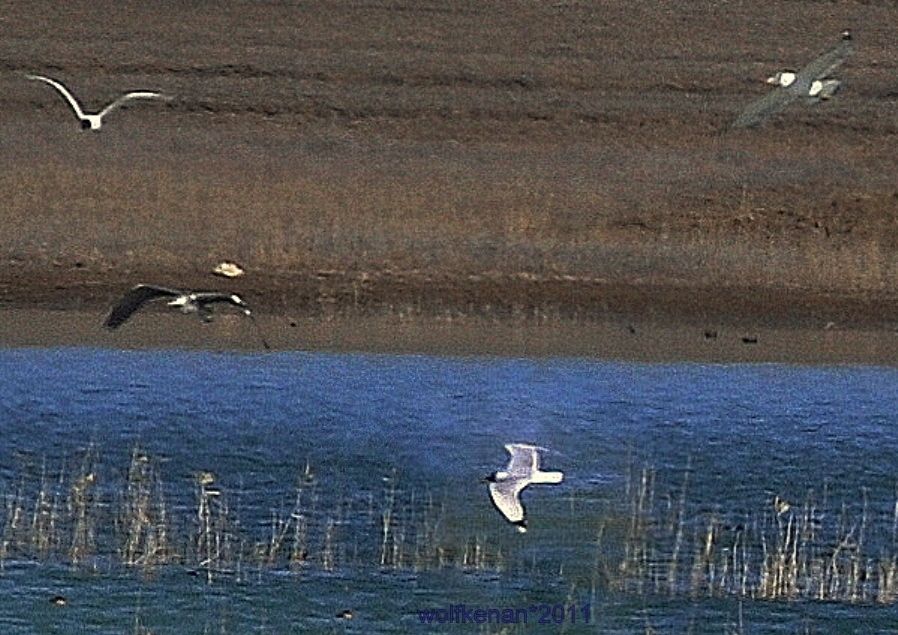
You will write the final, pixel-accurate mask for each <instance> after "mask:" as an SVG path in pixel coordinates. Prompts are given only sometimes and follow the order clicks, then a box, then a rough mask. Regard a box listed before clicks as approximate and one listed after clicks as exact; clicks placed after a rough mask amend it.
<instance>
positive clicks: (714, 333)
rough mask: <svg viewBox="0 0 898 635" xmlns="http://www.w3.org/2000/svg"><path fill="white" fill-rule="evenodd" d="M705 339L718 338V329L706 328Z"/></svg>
mask: <svg viewBox="0 0 898 635" xmlns="http://www.w3.org/2000/svg"><path fill="white" fill-rule="evenodd" d="M705 339H706V340H716V339H717V331H715V330H713V329H707V330H705Z"/></svg>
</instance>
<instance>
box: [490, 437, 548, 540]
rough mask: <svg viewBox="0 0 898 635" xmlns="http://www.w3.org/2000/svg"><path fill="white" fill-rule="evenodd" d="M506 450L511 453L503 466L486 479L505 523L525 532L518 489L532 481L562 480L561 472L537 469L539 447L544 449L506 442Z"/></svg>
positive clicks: (542, 482) (537, 482)
mask: <svg viewBox="0 0 898 635" xmlns="http://www.w3.org/2000/svg"><path fill="white" fill-rule="evenodd" d="M505 449H506V450H508V453H509V454H510V455H511V460H510V461H509V462H508V465H507V466H506V468H505V469H504V470H499V471H498V472H494V473H493V474H490V475H489V476H487V477H486V480H487V481H488V482H489V490H490V499H491V500H492V501H493V505H495V506H496V509H498V510H499V511H500V512H501V513H502V515H503V516H505V518H506V519H507V520H508V522H510V523H511V524H513V525H515V526H516V527H517V528H518V531H520V532H521V533H524V532H525V531H527V519H526V517H525V511H524V505H523V504H522V503H521V492H522V491H523V490H524V488H526V487H528V486H529V485H531V484H533V483H536V484H538V485H539V484H551V485H555V484H558V483H560V482H561V481H562V480H563V479H564V474H563V473H561V472H543V471H542V470H540V469H539V450H543V449H545V448H540V447H537V446H535V445H526V444H523V443H509V444H507V445H506V446H505Z"/></svg>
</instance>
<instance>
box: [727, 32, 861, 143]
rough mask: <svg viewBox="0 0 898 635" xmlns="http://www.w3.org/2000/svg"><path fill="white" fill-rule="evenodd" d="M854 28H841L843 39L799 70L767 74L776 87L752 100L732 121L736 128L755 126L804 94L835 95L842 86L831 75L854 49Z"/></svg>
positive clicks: (819, 97) (812, 97) (813, 97)
mask: <svg viewBox="0 0 898 635" xmlns="http://www.w3.org/2000/svg"><path fill="white" fill-rule="evenodd" d="M853 50H854V49H853V46H852V43H851V31H842V41H841V42H839V44H837V45H836V46H834V47H833V48H831V49H830V50H828V51H827V52H826V53H823V54H822V55H820V56H819V57H817V58H816V59H815V60H814V61H812V62H811V63H810V64H808V65H807V66H805V67H804V68H802V69H801V70H800V71H798V72H797V73H796V72H793V71H781V72H779V73H777V74H776V75H774V76H773V77H768V78H767V83H768V84H774V85H775V86H776V88H775V89H774V90H773V91H772V92H770V93H768V94H767V95H765V96H764V97H762V98H761V99H758V100H757V101H754V102H752V103H751V104H749V105H748V107H747V108H746V109H745V110H743V111H742V114H740V115H739V116H738V117H737V118H736V120H735V121H734V122H733V124H732V127H733V128H753V127H755V126H758V125H760V124H762V123H763V122H764V121H765V120H767V119H768V118H769V117H771V116H773V115H775V114H776V113H778V112H779V111H781V110H783V109H784V108H785V107H786V106H788V105H789V104H791V103H792V102H793V101H795V100H797V99H801V98H802V97H804V98H807V99H808V100H809V101H811V102H812V103H813V102H818V101H821V100H824V99H829V98H830V97H832V96H833V95H834V94H835V92H836V91H837V90H838V88H839V86H840V82H839V80H837V79H832V78H829V77H828V75H829V74H830V73H832V72H833V71H834V70H835V69H836V68H838V67H839V66H840V65H841V64H842V62H844V61H845V60H846V59H848V57H849V56H850V55H851V54H852V52H853Z"/></svg>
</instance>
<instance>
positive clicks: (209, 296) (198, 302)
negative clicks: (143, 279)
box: [103, 284, 269, 348]
mask: <svg viewBox="0 0 898 635" xmlns="http://www.w3.org/2000/svg"><path fill="white" fill-rule="evenodd" d="M159 298H170V299H169V301H168V302H167V303H166V304H167V305H168V306H170V307H173V308H176V309H179V310H180V311H181V313H196V314H197V315H198V316H200V318H202V320H203V321H204V322H210V321H212V305H214V304H222V303H224V304H231V305H233V306H235V307H237V308H239V309H240V311H241V312H242V313H243V315H245V316H246V317H248V318H249V319H250V320H251V321H252V323H253V324H254V325H255V328H256V332H257V333H258V335H259V339H260V340H261V341H262V346H264V347H265V348H269V346H268V342H267V341H266V340H265V337H264V336H263V335H262V331H261V330H259V325H258V324H256V319H255V317H254V316H253V313H252V311H251V310H250V308H249V306H247V304H246V302H244V301H243V298H241V297H240V296H239V295H237V294H236V293H226V292H222V291H183V290H181V289H169V288H167V287H158V286H156V285H152V284H138V285H137V286H135V287H133V288H132V289H131V290H129V291H128V292H127V293H125V295H123V296H122V299H121V300H119V302H118V304H116V305H115V306H114V307H112V310H111V311H110V312H109V315H108V316H107V318H106V321H105V322H104V323H103V326H105V327H106V328H108V329H117V328H118V327H119V326H121V325H122V324H124V323H125V322H126V321H127V320H128V318H130V317H131V315H133V314H134V313H135V312H136V311H138V310H139V309H140V308H141V307H142V306H143V305H144V304H146V303H147V302H151V301H153V300H157V299H159Z"/></svg>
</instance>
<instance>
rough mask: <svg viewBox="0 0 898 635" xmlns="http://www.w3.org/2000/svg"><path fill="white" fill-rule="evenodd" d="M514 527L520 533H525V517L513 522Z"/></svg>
mask: <svg viewBox="0 0 898 635" xmlns="http://www.w3.org/2000/svg"><path fill="white" fill-rule="evenodd" d="M514 526H515V528H516V529H517V530H518V531H519V532H520V533H522V534H526V533H527V519H526V518H524V519H521V520H519V521H518V522H516V523H514Z"/></svg>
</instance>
